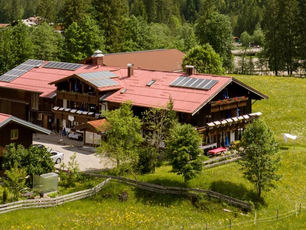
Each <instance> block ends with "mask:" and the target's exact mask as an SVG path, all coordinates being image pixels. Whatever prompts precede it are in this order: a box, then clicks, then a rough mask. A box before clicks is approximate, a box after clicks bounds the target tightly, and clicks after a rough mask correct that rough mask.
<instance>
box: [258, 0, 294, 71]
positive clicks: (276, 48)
mask: <svg viewBox="0 0 306 230" xmlns="http://www.w3.org/2000/svg"><path fill="white" fill-rule="evenodd" d="M297 11H298V2H297V0H288V1H286V0H269V1H268V4H267V10H266V14H265V25H264V33H265V38H266V39H265V52H266V54H267V58H268V60H269V67H270V70H272V71H274V72H275V75H278V73H279V71H282V70H287V73H288V75H292V73H293V71H295V70H296V68H297V63H296V58H297V53H298V52H297V49H296V46H297V38H298V35H297V31H298V24H299V22H298V17H297V14H296V12H297ZM284 12H285V14H284ZM280 47H281V48H280Z"/></svg>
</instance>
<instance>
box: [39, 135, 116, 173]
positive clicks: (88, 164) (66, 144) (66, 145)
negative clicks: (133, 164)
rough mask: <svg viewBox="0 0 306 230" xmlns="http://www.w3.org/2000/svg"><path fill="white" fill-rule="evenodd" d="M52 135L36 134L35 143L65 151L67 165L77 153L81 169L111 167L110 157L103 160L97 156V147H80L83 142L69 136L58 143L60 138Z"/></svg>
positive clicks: (91, 169)
mask: <svg viewBox="0 0 306 230" xmlns="http://www.w3.org/2000/svg"><path fill="white" fill-rule="evenodd" d="M50 135H52V134H50ZM50 135H49V136H46V135H44V136H38V135H34V138H33V144H43V145H44V146H46V147H47V148H49V149H53V150H57V151H60V152H63V153H64V161H63V162H64V163H65V164H66V165H67V163H68V161H70V157H71V156H72V155H73V154H74V153H76V160H77V163H78V164H79V168H80V171H95V170H97V171H99V170H103V169H107V168H110V167H111V163H110V162H109V160H108V159H106V158H104V159H102V162H101V159H100V158H99V157H97V156H95V154H94V153H95V148H93V147H87V146H84V147H79V146H81V145H82V143H81V142H78V141H71V140H68V139H67V137H64V138H63V139H64V140H63V143H58V142H59V139H60V138H57V137H54V136H50ZM65 138H66V139H65ZM55 167H57V168H59V164H56V165H55Z"/></svg>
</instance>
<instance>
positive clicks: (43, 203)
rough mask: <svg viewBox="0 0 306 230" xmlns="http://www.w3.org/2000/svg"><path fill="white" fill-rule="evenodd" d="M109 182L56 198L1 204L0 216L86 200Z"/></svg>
mask: <svg viewBox="0 0 306 230" xmlns="http://www.w3.org/2000/svg"><path fill="white" fill-rule="evenodd" d="M110 180H111V178H108V179H107V180H105V181H103V182H102V183H100V184H98V185H96V186H95V187H93V188H90V189H86V190H83V191H79V192H74V193H70V194H67V195H64V196H60V197H56V198H43V199H29V200H20V201H16V202H12V203H7V204H2V205H0V214H2V213H6V212H11V211H15V210H19V209H27V208H46V207H54V206H57V205H61V204H64V203H67V202H71V201H75V200H80V199H83V198H87V197H90V196H93V195H95V194H96V193H98V192H99V191H100V190H101V189H102V187H103V186H104V185H105V184H107V183H108V182H109V181H110Z"/></svg>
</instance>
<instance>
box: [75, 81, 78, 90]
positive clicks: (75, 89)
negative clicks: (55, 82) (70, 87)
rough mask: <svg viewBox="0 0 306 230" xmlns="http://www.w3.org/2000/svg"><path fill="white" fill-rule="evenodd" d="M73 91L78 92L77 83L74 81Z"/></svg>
mask: <svg viewBox="0 0 306 230" xmlns="http://www.w3.org/2000/svg"><path fill="white" fill-rule="evenodd" d="M74 92H78V83H76V82H75V84H74Z"/></svg>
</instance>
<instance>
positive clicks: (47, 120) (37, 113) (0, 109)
mask: <svg viewBox="0 0 306 230" xmlns="http://www.w3.org/2000/svg"><path fill="white" fill-rule="evenodd" d="M54 102H55V98H43V97H39V93H37V92H31V91H26V90H19V89H12V88H1V90H0V113H5V114H11V115H13V116H15V117H18V118H20V119H22V120H25V121H30V122H32V123H33V124H36V125H39V126H42V127H44V128H46V129H52V124H53V123H54V116H53V113H52V110H51V108H52V107H53V104H54Z"/></svg>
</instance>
